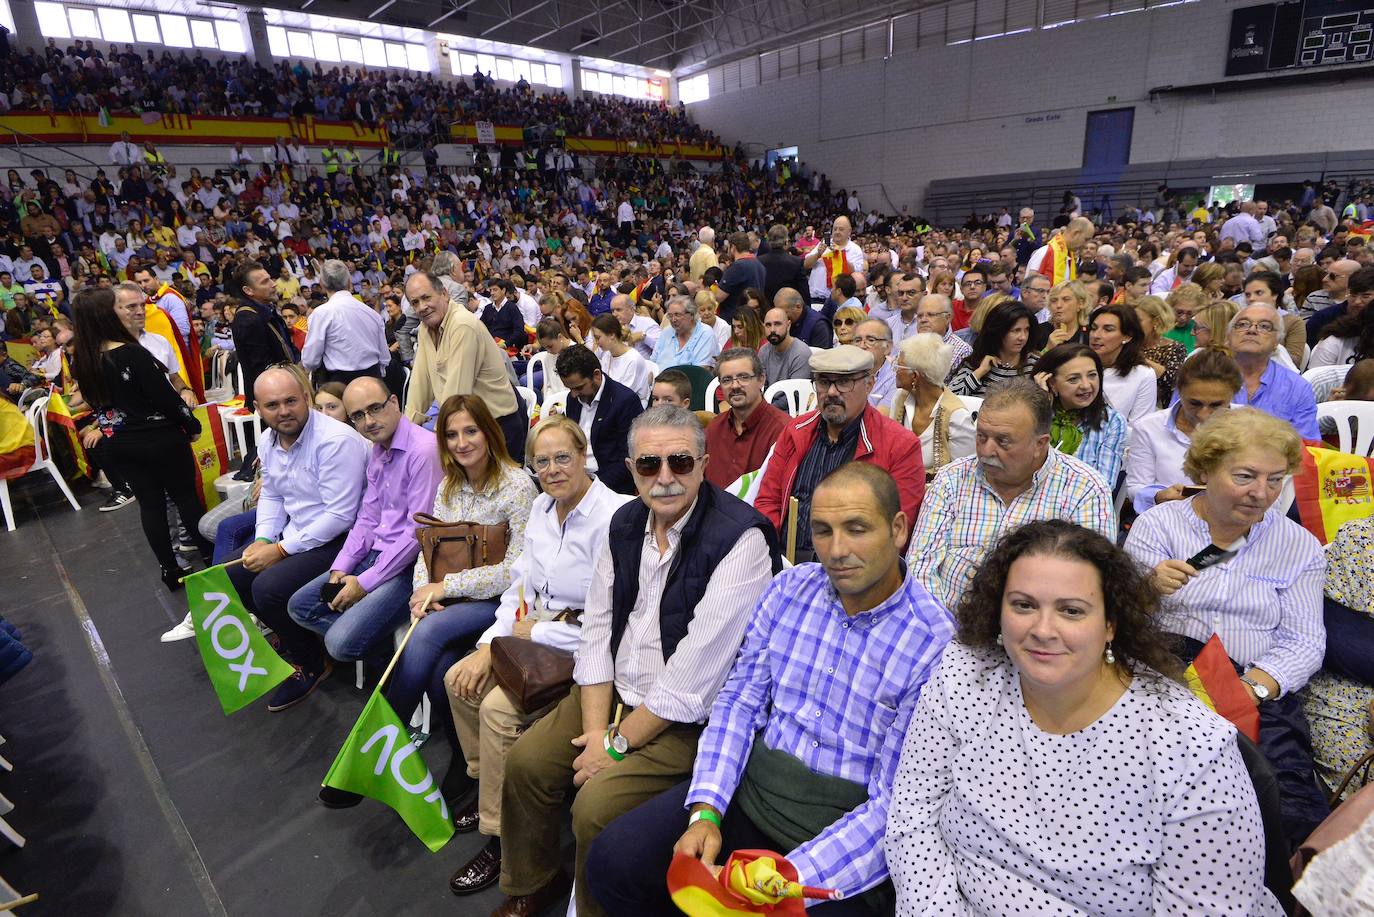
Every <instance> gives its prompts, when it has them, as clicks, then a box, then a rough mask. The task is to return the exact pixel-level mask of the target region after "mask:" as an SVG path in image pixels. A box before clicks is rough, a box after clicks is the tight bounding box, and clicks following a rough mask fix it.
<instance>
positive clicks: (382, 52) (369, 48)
mask: <svg viewBox="0 0 1374 917" xmlns="http://www.w3.org/2000/svg"><path fill="white" fill-rule="evenodd" d="M362 41H363V63H364V64H367V65H368V66H369V67H385V66H386V48H385V46H383V45H382V43H381V41H379V40H378V39H376V38H364V39H363V40H362Z"/></svg>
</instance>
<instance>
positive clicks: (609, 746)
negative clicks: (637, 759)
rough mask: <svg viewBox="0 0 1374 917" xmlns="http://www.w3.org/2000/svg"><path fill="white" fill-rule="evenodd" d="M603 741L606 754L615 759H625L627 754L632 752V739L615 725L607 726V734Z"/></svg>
mask: <svg viewBox="0 0 1374 917" xmlns="http://www.w3.org/2000/svg"><path fill="white" fill-rule="evenodd" d="M602 741H603V742H604V744H605V748H606V754H608V755H610V756H611V759H612V760H613V761H624V760H625V756H626V755H628V754H629V753H630V740H629V739H627V738H625V737H624V736H623V735H621V734H620V730H619V729H618V728H616V727H615V726H607V727H606V736H605V738H604V739H603V740H602Z"/></svg>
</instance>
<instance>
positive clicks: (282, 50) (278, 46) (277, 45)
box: [267, 25, 291, 57]
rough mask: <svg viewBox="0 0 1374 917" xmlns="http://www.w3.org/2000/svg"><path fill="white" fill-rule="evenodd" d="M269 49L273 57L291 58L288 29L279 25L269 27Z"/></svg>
mask: <svg viewBox="0 0 1374 917" xmlns="http://www.w3.org/2000/svg"><path fill="white" fill-rule="evenodd" d="M267 47H268V48H269V49H270V50H271V52H272V56H273V57H290V56H291V49H290V48H289V47H287V45H286V29H283V28H282V27H281V26H279V25H269V26H268V27H267Z"/></svg>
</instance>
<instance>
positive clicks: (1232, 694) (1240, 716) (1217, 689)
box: [1183, 634, 1259, 742]
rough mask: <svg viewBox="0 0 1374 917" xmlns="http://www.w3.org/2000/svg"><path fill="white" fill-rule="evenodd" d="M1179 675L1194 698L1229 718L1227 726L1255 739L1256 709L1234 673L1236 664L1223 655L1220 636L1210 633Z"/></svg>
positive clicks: (1257, 728) (1223, 649)
mask: <svg viewBox="0 0 1374 917" xmlns="http://www.w3.org/2000/svg"><path fill="white" fill-rule="evenodd" d="M1183 675H1184V677H1185V678H1186V679H1187V681H1188V688H1189V689H1190V690H1191V691H1192V692H1193V693H1194V694H1195V695H1197V699H1198V700H1200V701H1202V702H1203V703H1204V704H1206V705H1207V706H1208V707H1209V708H1210V709H1211V710H1213V711H1214V712H1216V713H1218V714H1220V715H1221V716H1222V717H1224V718H1226V719H1228V720H1230V721H1231V725H1233V726H1235V727H1236V728H1237V729H1239V730H1240V731H1241V732H1243V733H1245V734H1246V735H1247V736H1249V738H1250V741H1252V742H1258V741H1259V708H1258V707H1256V706H1255V702H1254V701H1252V700H1251V699H1250V692H1249V691H1247V690H1246V689H1245V683H1244V682H1243V681H1241V680H1240V676H1239V675H1237V674H1236V667H1235V666H1234V665H1232V664H1231V657H1230V656H1227V655H1226V648H1225V647H1224V646H1222V645H1221V637H1220V636H1218V635H1217V634H1212V639H1210V640H1208V641H1207V643H1206V644H1205V645H1204V646H1203V647H1202V652H1200V653H1198V654H1197V658H1196V659H1194V660H1193V664H1192V665H1190V666H1188V670H1187V671H1186V672H1184V673H1183Z"/></svg>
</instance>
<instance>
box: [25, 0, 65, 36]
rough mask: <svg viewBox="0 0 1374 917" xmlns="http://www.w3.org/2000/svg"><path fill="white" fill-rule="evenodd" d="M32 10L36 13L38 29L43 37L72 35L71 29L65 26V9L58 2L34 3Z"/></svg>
mask: <svg viewBox="0 0 1374 917" xmlns="http://www.w3.org/2000/svg"><path fill="white" fill-rule="evenodd" d="M33 11H34V12H35V13H37V14H38V31H40V32H42V33H43V35H44V37H46V38H71V37H72V31H71V29H69V28H68V27H67V11H66V10H64V9H63V8H62V5H61V4H60V3H35V4H34V5H33Z"/></svg>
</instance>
